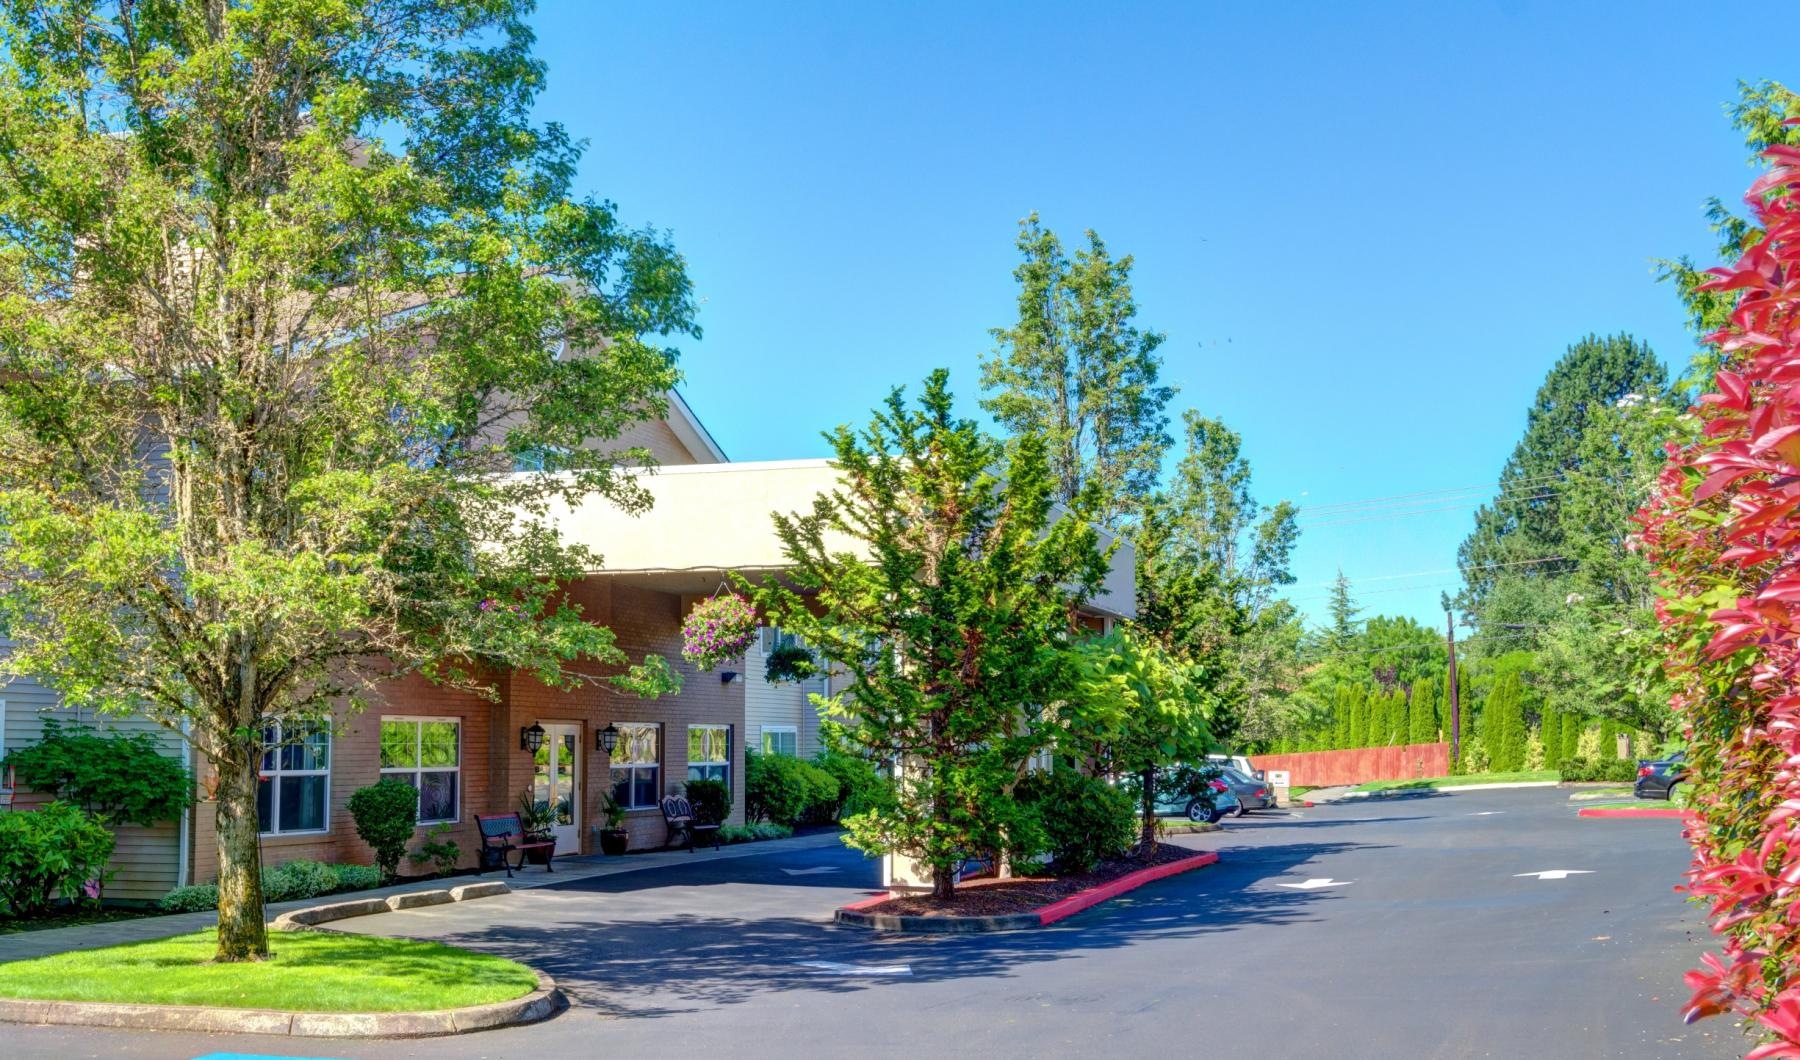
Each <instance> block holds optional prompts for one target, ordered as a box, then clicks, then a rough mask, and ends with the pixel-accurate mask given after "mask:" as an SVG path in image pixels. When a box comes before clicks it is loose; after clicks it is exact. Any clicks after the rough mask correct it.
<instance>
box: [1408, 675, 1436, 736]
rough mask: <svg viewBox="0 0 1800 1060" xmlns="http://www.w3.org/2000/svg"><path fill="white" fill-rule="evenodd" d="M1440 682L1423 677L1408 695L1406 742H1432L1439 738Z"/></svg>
mask: <svg viewBox="0 0 1800 1060" xmlns="http://www.w3.org/2000/svg"><path fill="white" fill-rule="evenodd" d="M1437 700H1438V682H1437V678H1435V677H1421V678H1419V680H1417V681H1415V682H1413V686H1412V690H1411V693H1410V694H1409V695H1408V697H1407V707H1406V740H1405V742H1406V743H1409V744H1414V743H1432V742H1433V741H1435V740H1436V739H1437Z"/></svg>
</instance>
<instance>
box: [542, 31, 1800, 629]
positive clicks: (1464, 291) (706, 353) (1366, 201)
mask: <svg viewBox="0 0 1800 1060" xmlns="http://www.w3.org/2000/svg"><path fill="white" fill-rule="evenodd" d="M535 24H536V26H537V29H538V33H539V51H540V54H541V55H542V56H543V57H544V59H545V60H546V61H547V62H548V63H549V69H550V78H549V88H548V90H547V92H546V93H545V94H544V96H543V98H542V100H541V105H540V115H541V117H542V118H544V119H546V120H555V121H560V122H562V123H563V124H564V125H566V126H567V127H568V128H569V130H570V131H571V133H572V134H573V135H575V136H577V137H580V138H585V139H587V140H589V141H590V144H591V149H590V151H589V153H588V155H587V157H586V158H585V160H584V163H583V166H582V171H581V175H580V185H581V188H582V190H583V191H585V192H589V193H592V194H596V195H599V196H602V197H605V198H609V199H612V200H614V201H615V202H617V203H618V205H619V207H620V211H621V213H622V214H623V215H624V217H625V218H626V219H627V220H629V221H630V222H632V223H634V224H654V225H656V226H658V227H660V228H665V229H667V230H668V231H669V232H670V233H671V235H672V237H673V239H674V241H675V243H676V245H677V246H678V247H679V249H680V250H681V251H682V253H683V254H684V255H685V256H686V258H687V261H688V264H689V267H690V271H691V273H692V276H693V278H694V281H695V284H696V287H697V289H698V292H699V295H700V298H701V302H702V304H701V310H700V321H701V324H702V326H703V328H704V329H705V335H704V338H703V339H702V340H701V341H697V342H685V343H683V345H682V349H683V353H682V366H683V369H684V371H685V372H686V374H687V382H686V384H685V385H684V392H685V393H686V395H687V397H688V399H689V401H690V403H691V404H692V405H693V407H694V409H695V410H696V412H697V413H698V414H699V415H700V417H701V418H702V419H703V420H704V421H705V422H706V424H707V425H708V427H710V428H711V430H712V431H713V433H714V435H715V436H717V438H718V439H719V441H720V443H721V444H722V445H723V446H724V448H725V450H726V451H727V452H728V453H729V454H730V455H731V457H732V458H733V459H737V460H757V459H779V458H787V457H799V456H818V455H823V453H824V445H823V443H822V441H821V440H820V438H819V432H820V431H821V430H823V429H826V428H828V427H831V426H833V425H835V424H838V423H841V422H846V421H857V422H861V421H862V420H863V419H864V418H866V413H867V410H868V409H869V408H870V407H871V406H872V405H873V404H874V403H875V402H877V401H878V400H879V399H880V398H881V397H882V395H884V394H885V393H886V391H887V389H888V388H889V387H890V386H892V385H894V384H898V383H916V382H917V381H918V380H919V379H921V378H922V377H923V376H924V375H925V374H926V372H928V371H929V370H930V369H931V368H933V367H936V366H940V365H941V366H948V367H949V368H950V369H951V372H952V380H953V383H954V384H955V385H956V386H957V390H958V393H959V394H960V395H961V396H962V397H963V399H964V401H965V404H966V407H967V409H968V410H969V412H970V413H971V414H973V413H975V412H976V411H977V409H976V405H975V402H976V399H977V398H978V396H979V395H978V393H977V387H976V382H977V368H976V366H977V364H978V362H979V359H980V357H981V356H982V355H983V354H984V353H985V352H986V351H987V350H988V349H989V348H990V346H991V340H990V339H989V337H988V334H987V332H988V329H989V328H992V327H995V326H999V325H1003V324H1006V323H1008V322H1009V320H1010V318H1011V315H1012V313H1013V297H1014V290H1013V284H1012V280H1011V270H1012V268H1013V266H1014V264H1015V259H1016V253H1015V251H1014V248H1013V239H1014V235H1015V232H1016V223H1017V221H1018V219H1019V218H1021V217H1023V216H1024V215H1025V214H1026V213H1028V212H1029V211H1031V210H1037V211H1039V212H1040V213H1041V214H1042V216H1043V219H1044V222H1045V223H1046V224H1047V225H1049V226H1050V227H1052V228H1053V229H1055V230H1057V231H1058V232H1059V233H1061V234H1062V235H1063V236H1064V238H1065V241H1066V242H1072V241H1074V240H1075V239H1077V238H1078V237H1079V234H1080V232H1081V230H1083V229H1085V228H1094V229H1096V230H1097V231H1099V233H1100V234H1101V235H1102V236H1103V237H1104V238H1105V239H1106V240H1107V242H1108V244H1109V246H1110V247H1111V248H1112V249H1113V251H1114V252H1115V253H1118V254H1124V253H1130V254H1132V255H1134V256H1135V257H1136V261H1137V267H1136V274H1135V282H1136V290H1137V296H1138V301H1139V305H1140V309H1141V313H1140V316H1141V321H1142V323H1143V324H1144V325H1146V326H1148V327H1151V328H1155V329H1157V330H1160V331H1163V332H1165V333H1166V334H1167V335H1168V341H1167V343H1166V344H1165V346H1164V347H1163V352H1164V354H1165V357H1166V362H1167V363H1166V367H1165V377H1166V378H1167V379H1168V380H1169V381H1170V382H1172V383H1174V384H1176V385H1177V386H1179V387H1180V390H1181V392H1180V394H1179V395H1178V396H1177V398H1176V402H1175V407H1176V408H1181V407H1188V406H1192V407H1194V408H1197V409H1200V410H1202V411H1203V412H1205V413H1206V414H1208V415H1212V416H1217V417H1221V418H1223V419H1224V420H1225V421H1226V422H1227V423H1229V424H1230V425H1232V426H1233V427H1234V428H1235V429H1237V430H1239V431H1240V432H1242V434H1243V435H1244V437H1245V447H1246V452H1247V454H1248V456H1249V458H1250V460H1251V462H1252V464H1253V467H1254V469H1255V476H1256V488H1257V492H1258V494H1259V495H1260V496H1261V497H1262V498H1264V499H1265V500H1274V499H1278V498H1283V497H1285V498H1289V499H1292V500H1294V501H1296V502H1297V503H1300V504H1302V505H1303V506H1304V505H1309V504H1310V505H1335V504H1343V503H1346V502H1354V501H1361V500H1365V499H1369V498H1383V497H1391V496H1394V495H1399V494H1412V493H1416V492H1420V491H1433V490H1439V491H1441V490H1453V489H1464V488H1467V487H1476V486H1485V485H1488V484H1491V483H1493V482H1494V480H1495V478H1496V476H1497V474H1498V472H1499V470H1500V466H1501V464H1502V463H1503V462H1504V460H1505V459H1506V456H1507V454H1508V453H1509V452H1510V450H1511V448H1512V446H1513V444H1514V442H1515V441H1516V440H1517V438H1518V436H1519V433H1520V432H1521V430H1522V429H1523V426H1524V415H1525V410H1526V408H1527V406H1528V405H1529V403H1530V401H1531V398H1532V395H1533V394H1534V392H1535V391H1536V389H1537V386H1538V384H1539V383H1540V382H1541V380H1542V378H1543V375H1544V372H1545V371H1546V370H1547V369H1548V368H1549V367H1550V365H1551V364H1552V363H1554V361H1555V360H1556V359H1557V357H1559V356H1560V355H1561V353H1562V351H1563V349H1564V347H1565V346H1566V345H1568V344H1569V343H1570V342H1573V341H1574V340H1576V339H1577V338H1579V337H1581V336H1582V335H1584V334H1586V333H1588V332H1590V331H1592V332H1616V331H1621V330H1624V331H1630V332H1632V333H1634V334H1636V335H1638V336H1639V337H1641V338H1643V339H1646V340H1648V341H1649V342H1650V343H1651V344H1652V345H1653V346H1654V347H1655V349H1656V350H1657V351H1658V352H1659V353H1660V354H1661V355H1662V356H1663V358H1664V359H1665V360H1666V361H1668V362H1670V363H1671V364H1672V365H1674V366H1677V367H1679V366H1681V365H1684V364H1685V363H1686V361H1687V358H1688V356H1689V353H1690V351H1691V343H1690V340H1689V339H1688V337H1687V336H1686V334H1685V333H1684V331H1683V327H1682V316H1681V311H1680V308H1679V306H1678V304H1677V302H1676V300H1675V298H1674V296H1673V293H1672V292H1671V291H1670V290H1669V289H1668V288H1667V287H1666V286H1664V285H1660V284H1657V283H1655V282H1654V277H1653V269H1652V265H1651V261H1652V259H1653V258H1655V257H1658V256H1664V255H1676V254H1681V253H1691V254H1696V255H1699V256H1701V257H1705V256H1706V255H1707V253H1708V252H1709V250H1710V245H1709V241H1708V238H1707V233H1706V231H1705V226H1704V224H1703V221H1702V219H1701V216H1700V208H1701V203H1702V200H1703V199H1704V198H1705V197H1706V196H1708V195H1721V196H1724V197H1726V198H1728V199H1730V200H1732V201H1736V200H1737V198H1738V196H1739V195H1740V194H1741V192H1742V189H1743V188H1744V186H1745V185H1747V184H1748V183H1749V181H1750V179H1751V171H1750V170H1749V169H1748V168H1746V165H1745V161H1744V151H1743V148H1742V146H1741V141H1740V138H1739V137H1738V136H1737V135H1736V134H1735V133H1734V132H1733V131H1732V130H1731V129H1730V128H1729V127H1728V125H1727V123H1726V120H1725V117H1724V114H1723V111H1722V105H1723V104H1724V103H1725V102H1726V101H1728V100H1729V99H1731V98H1733V97H1734V95H1735V84H1736V81H1737V80H1738V79H1740V78H1743V79H1749V80H1755V79H1761V78H1775V79H1779V80H1785V81H1787V82H1788V83H1790V84H1792V83H1794V82H1795V81H1796V80H1800V70H1797V69H1795V68H1794V67H1793V66H1792V65H1789V66H1787V67H1786V68H1783V67H1782V66H1781V64H1780V62H1779V60H1780V58H1781V57H1783V56H1787V57H1788V58H1789V59H1790V61H1791V51H1789V50H1784V49H1781V48H1773V47H1768V48H1757V47H1755V46H1754V45H1755V38H1754V37H1753V36H1736V35H1737V34H1752V33H1753V32H1754V30H1753V25H1754V18H1753V17H1752V16H1751V15H1750V14H1749V13H1748V12H1744V13H1741V17H1740V16H1734V15H1733V14H1732V13H1731V12H1730V11H1728V10H1726V9H1725V8H1721V7H1719V6H1717V5H1694V4H1681V5H1677V4H1660V3H1658V4H1650V3H1633V4H1619V5H1616V6H1611V7H1608V6H1604V5H1600V4H1563V3H1530V2H1526V3H1518V2H1511V3H1466V4H1465V3H1457V4H1426V3H1419V4H1401V3H1366V4H1361V3H1359V4H1325V3H1317V4H1314V3H1291V4H1284V5H1244V4H1233V5H1226V4H1202V3H1186V4H1167V5H1153V4H1116V5H1095V4H1053V3H1031V4H1012V5H1009V4H998V3H994V4H973V5H967V4H954V5H953V4H943V5H928V4H909V5H899V4H887V5H872V4H825V3H791V2H784V3H780V4H728V3H708V2H692V3H685V4H680V5H672V4H642V5H613V4H600V3H595V2H591V0H545V3H544V5H543V7H542V9H541V10H540V12H539V14H538V15H537V17H536V19H535ZM1728 36H1729V37H1730V39H1729V40H1728V39H1727V37H1728ZM1482 495H1483V494H1481V492H1480V491H1478V490H1472V489H1470V490H1466V491H1465V492H1461V493H1454V494H1445V495H1443V496H1441V497H1439V498H1438V499H1437V500H1436V501H1432V502H1429V503H1417V504H1413V505H1412V506H1411V509H1410V514H1404V515H1395V514H1393V513H1394V512H1395V507H1394V506H1391V505H1390V506H1385V507H1377V508H1371V509H1368V511H1372V512H1376V513H1378V514H1380V513H1385V514H1384V515H1383V517H1380V518H1354V519H1350V518H1344V517H1341V516H1340V517H1337V518H1327V517H1315V518H1314V519H1312V520H1311V521H1310V525H1308V526H1307V528H1306V530H1305V531H1304V533H1303V535H1302V537H1301V543H1300V548H1299V552H1298V555H1297V556H1296V562H1295V569H1294V573H1295V575H1296V578H1297V583H1298V584H1297V585H1296V586H1295V587H1294V589H1293V592H1292V596H1293V598H1294V599H1295V600H1296V602H1297V603H1299V604H1300V605H1301V606H1302V607H1303V608H1304V609H1305V610H1306V611H1307V612H1308V613H1309V614H1310V615H1313V616H1317V615H1318V614H1319V613H1320V611H1321V610H1322V605H1323V601H1324V596H1325V589H1326V583H1328V582H1329V580H1330V579H1331V578H1332V577H1333V575H1334V574H1335V572H1336V571H1337V570H1338V569H1339V568H1342V570H1343V571H1344V572H1345V573H1346V574H1347V575H1349V576H1350V578H1351V579H1352V581H1353V583H1354V584H1355V585H1356V591H1357V595H1358V597H1359V599H1360V600H1361V602H1362V603H1363V605H1364V607H1365V609H1366V610H1367V611H1368V612H1370V613H1374V612H1384V613H1390V614H1408V615H1412V616H1414V617H1416V618H1419V619H1420V620H1422V621H1426V622H1429V623H1433V624H1441V622H1442V613H1441V611H1440V610H1439V609H1438V594H1439V592H1440V591H1442V590H1444V589H1446V588H1453V587H1454V584H1455V583H1456V580H1457V579H1456V575H1455V573H1454V572H1453V571H1452V570H1450V568H1454V566H1455V563H1456V546H1457V544H1458V543H1459V542H1460V541H1461V539H1462V537H1463V535H1464V534H1465V533H1466V531H1467V529H1468V527H1469V525H1470V522H1471V518H1472V514H1473V510H1474V506H1475V503H1476V502H1477V501H1478V500H1479V499H1481V496H1482ZM742 514H743V517H744V518H747V519H749V518H763V517H764V513H761V512H745V513H742Z"/></svg>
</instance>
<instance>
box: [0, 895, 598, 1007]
mask: <svg viewBox="0 0 1800 1060" xmlns="http://www.w3.org/2000/svg"><path fill="white" fill-rule="evenodd" d="M340 904H345V903H340ZM532 973H533V974H534V975H536V976H537V989H535V990H533V991H532V992H531V993H529V994H526V995H524V996H523V997H516V998H513V999H512V1000H510V1001H496V1002H493V1003H492V1004H487V1005H469V1006H467V1007H464V1008H449V1009H437V1010H434V1011H426V1012H284V1011H280V1010H277V1009H255V1008H212V1007H209V1006H204V1005H120V1004H112V1003H107V1002H95V1001H25V1000H7V999H0V1022H5V1023H31V1024H38V1025H58V1026H65V1027H128V1028H131V1029H133V1030H156V1031H206V1032H209V1033H219V1034H275V1035H284V1036H287V1037H290V1038H435V1037H441V1036H443V1035H447V1034H467V1033H469V1032H471V1031H483V1030H488V1029H491V1028H494V1027H510V1026H513V1025H516V1024H521V1023H536V1022H538V1021H540V1020H546V1019H549V1018H550V1017H551V1016H554V1015H556V1014H557V1013H558V1012H561V1011H562V1010H563V1009H564V1008H566V1007H568V1002H567V1000H566V999H565V998H564V997H563V993H562V990H560V989H559V988H558V987H557V985H556V981H555V980H554V979H551V978H550V977H549V976H547V975H545V974H544V973H543V972H540V971H538V970H537V969H536V968H533V969H532Z"/></svg>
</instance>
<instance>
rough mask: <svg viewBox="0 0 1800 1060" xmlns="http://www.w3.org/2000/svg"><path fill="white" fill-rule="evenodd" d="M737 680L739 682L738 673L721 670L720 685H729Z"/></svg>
mask: <svg viewBox="0 0 1800 1060" xmlns="http://www.w3.org/2000/svg"><path fill="white" fill-rule="evenodd" d="M735 680H737V671H736V670H720V671H719V683H720V684H722V685H728V684H730V683H731V682H733V681H735Z"/></svg>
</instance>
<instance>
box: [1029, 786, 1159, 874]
mask: <svg viewBox="0 0 1800 1060" xmlns="http://www.w3.org/2000/svg"><path fill="white" fill-rule="evenodd" d="M1013 797H1014V798H1015V799H1017V800H1018V802H1019V803H1020V804H1021V805H1023V806H1025V807H1027V808H1029V809H1030V810H1032V812H1033V813H1034V814H1035V815H1036V817H1037V821H1038V825H1039V827H1040V828H1041V829H1042V831H1043V838H1044V843H1045V848H1046V850H1047V851H1048V853H1049V855H1050V869H1051V871H1052V872H1055V873H1058V874H1060V875H1071V874H1074V873H1080V872H1087V871H1089V870H1090V869H1092V868H1093V867H1094V866H1095V865H1097V864H1099V863H1100V862H1101V861H1102V860H1103V859H1105V858H1110V857H1117V856H1119V855H1120V854H1123V853H1124V852H1125V850H1126V848H1127V847H1129V846H1130V845H1131V841H1132V838H1133V836H1134V835H1135V834H1136V824H1137V815H1136V813H1135V812H1134V811H1135V807H1134V806H1133V805H1132V803H1131V797H1130V796H1129V795H1127V794H1126V793H1125V792H1123V791H1121V790H1119V789H1118V788H1115V787H1113V786H1112V785H1111V784H1108V783H1107V782H1106V781H1104V780H1101V779H1098V778H1096V777H1090V776H1085V775H1083V774H1082V773H1080V772H1077V771H1076V770H1073V769H1055V770H1051V771H1050V772H1047V773H1032V774H1031V775H1029V776H1027V777H1026V778H1025V779H1024V780H1021V781H1019V785H1018V787H1017V788H1015V789H1014V790H1013Z"/></svg>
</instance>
